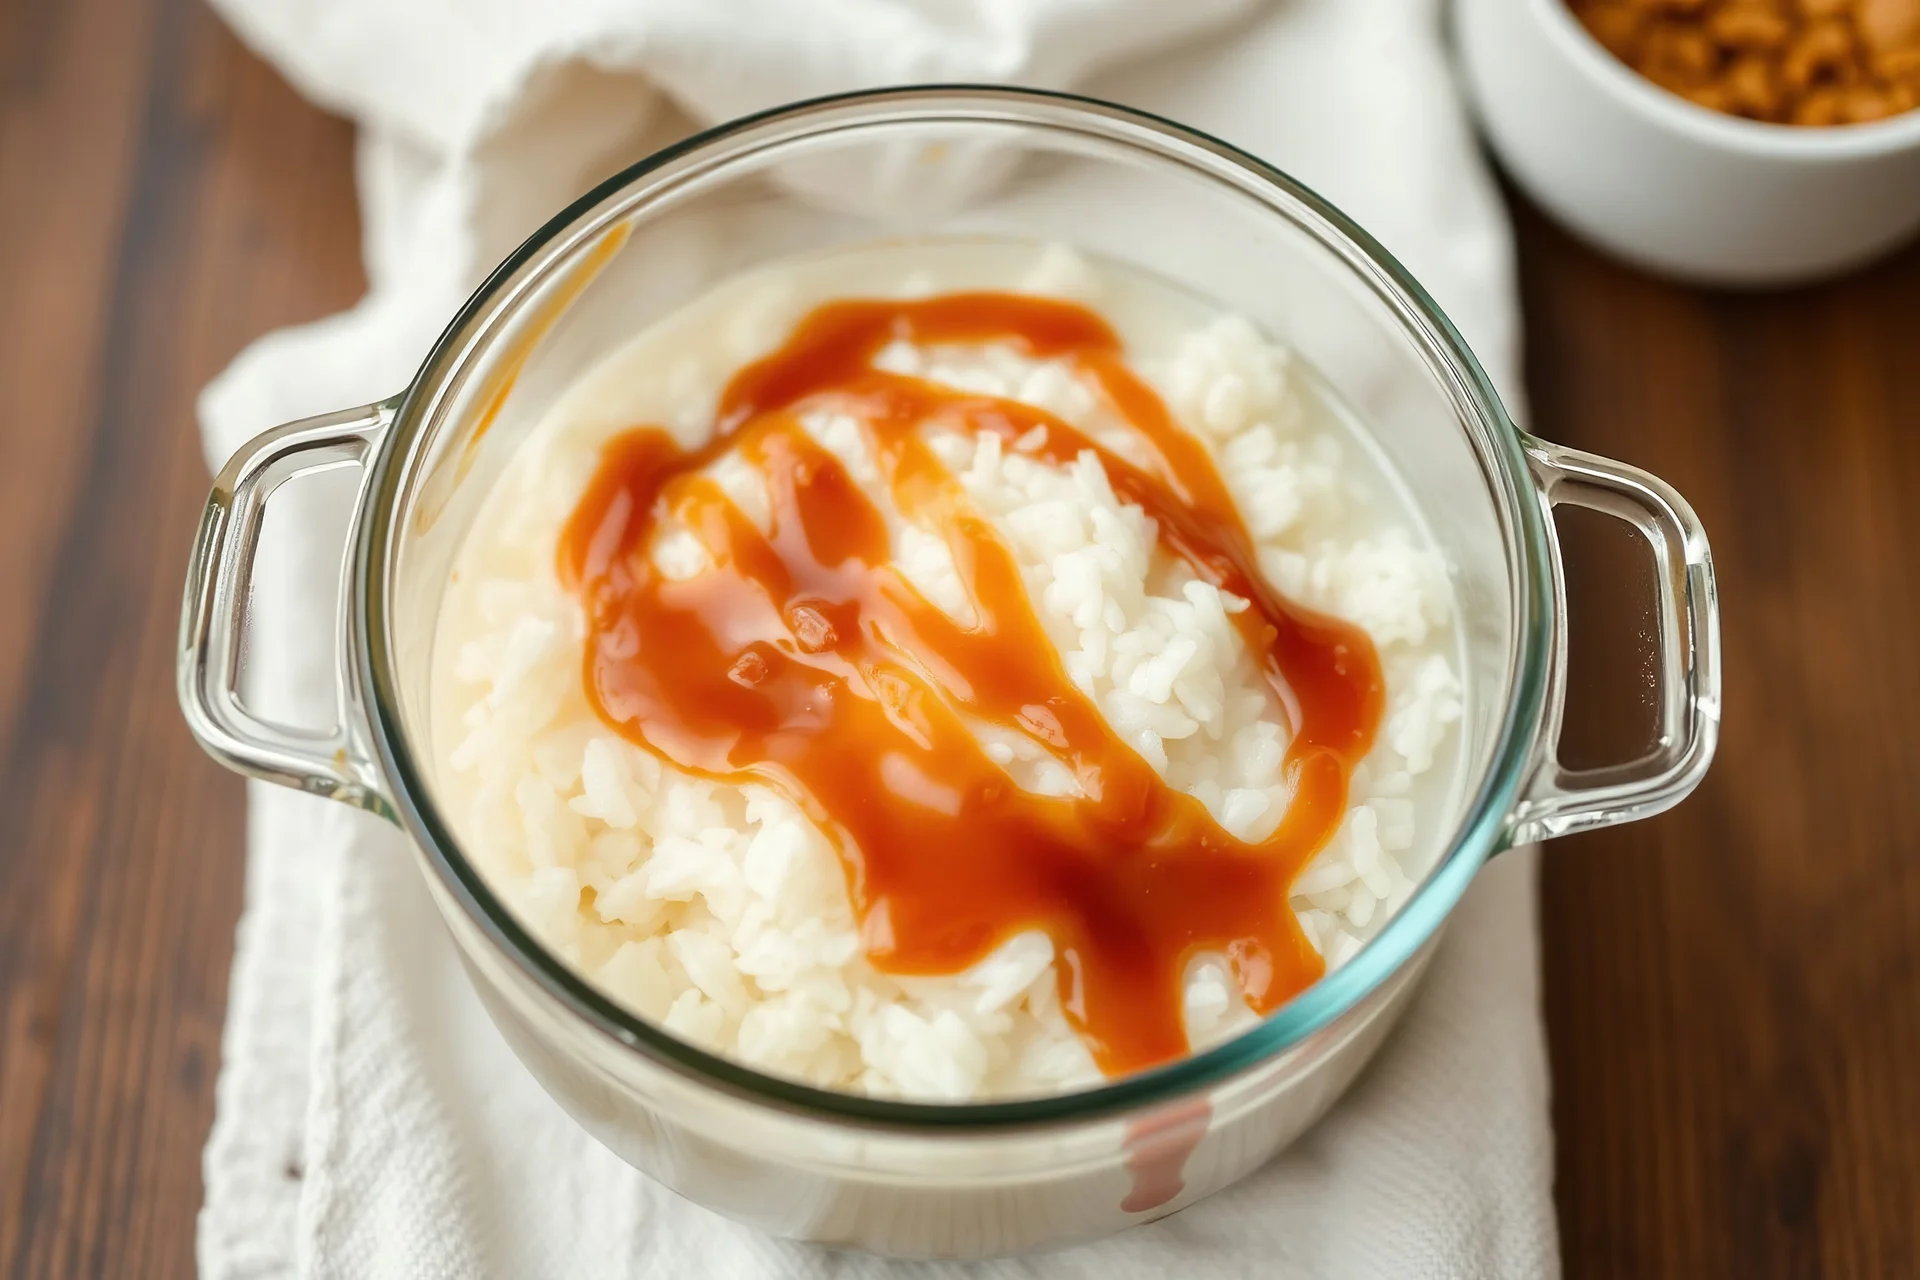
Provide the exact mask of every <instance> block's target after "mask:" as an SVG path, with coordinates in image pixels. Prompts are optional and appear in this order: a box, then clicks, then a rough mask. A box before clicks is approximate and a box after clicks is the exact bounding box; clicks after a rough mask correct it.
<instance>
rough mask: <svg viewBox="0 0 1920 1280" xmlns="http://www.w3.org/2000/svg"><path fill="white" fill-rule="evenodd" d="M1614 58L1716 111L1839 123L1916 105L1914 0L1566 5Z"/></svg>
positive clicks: (1918, 71)
mask: <svg viewBox="0 0 1920 1280" xmlns="http://www.w3.org/2000/svg"><path fill="white" fill-rule="evenodd" d="M1568 3H1569V6H1570V7H1571V8H1572V10H1573V12H1574V15H1575V16H1576V17H1578V18H1579V19H1580V21H1581V23H1582V24H1583V25H1584V26H1585V27H1586V28H1587V30H1588V31H1590V32H1592V33H1593V36H1594V38H1595V39H1597V40H1598V41H1599V42H1600V43H1601V44H1602V45H1604V46H1606V48H1607V49H1608V50H1609V51H1611V52H1612V53H1613V54H1614V56H1615V57H1617V58H1619V59H1620V60H1621V61H1622V62H1624V63H1626V64H1627V65H1628V66H1630V67H1632V68H1633V69H1634V70H1635V71H1638V72H1639V73H1640V74H1641V75H1643V76H1645V77H1646V78H1647V79H1649V80H1651V81H1653V82H1654V83H1655V84H1657V85H1659V86H1661V87H1662V88H1664V89H1668V90H1670V91H1672V92H1674V93H1677V94H1679V95H1680V96H1681V97H1683V98H1687V99H1689V100H1690V101H1693V102H1696V103H1698V104H1700V105H1701V106H1703V107H1707V108H1709V109H1711V110H1714V111H1722V112H1725V113H1727V114H1728V115H1736V116H1745V117H1747V118H1749V119H1753V120H1764V121H1768V122H1771V123H1774V124H1797V125H1842V124H1864V123H1867V122H1869V121H1873V120H1882V119H1885V118H1886V117H1888V116H1894V115H1898V114H1900V113H1901V112H1903V111H1911V110H1913V109H1914V108H1916V107H1920V0H1568Z"/></svg>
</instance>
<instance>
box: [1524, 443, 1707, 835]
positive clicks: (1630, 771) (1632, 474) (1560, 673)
mask: <svg viewBox="0 0 1920 1280" xmlns="http://www.w3.org/2000/svg"><path fill="white" fill-rule="evenodd" d="M1522 443H1523V445H1524V447H1525V449H1526V453H1527V461H1528V464H1529V465H1530V466H1531V468H1532V470H1533V478H1534V484H1535V486H1536V487H1537V488H1538V490H1539V495H1540V502H1541V505H1542V507H1543V509H1544V511H1545V514H1546V516H1547V531H1548V545H1549V548H1550V550H1551V553H1552V562H1553V587H1554V604H1553V609H1554V619H1553V624H1554V641H1553V654H1552V658H1551V662H1550V670H1549V673H1548V679H1547V700H1546V709H1545V712H1544V721H1543V723H1542V725H1541V731H1540V738H1539V742H1540V744H1541V745H1540V748H1539V750H1540V751H1541V753H1542V756H1541V759H1540V763H1539V765H1538V767H1537V768H1536V770H1535V772H1534V776H1533V779H1532V781H1531V782H1530V783H1529V785H1528V786H1527V788H1526V789H1525V791H1524V793H1523V798H1522V800H1521V801H1520V803H1519V805H1518V806H1517V807H1516V808H1515V809H1514V813H1513V817H1512V819H1511V834H1510V836H1509V839H1510V842H1511V843H1513V844H1526V843H1529V842H1532V841H1535V840H1545V839H1549V838H1551V837H1553V836H1562V835H1566V834H1568V833H1569V832H1574V831H1585V830H1589V829H1591V828H1594V827H1604V826H1611V825H1613V824H1614V823H1619V822H1632V821H1635V820H1636V819H1639V818H1646V817H1651V816H1652V815H1654V814H1656V813H1659V812H1661V811H1662V810H1665V809H1669V808H1671V807H1672V806H1674V805H1675V804H1678V803H1679V802H1680V800H1681V799H1682V798H1684V797H1685V796H1686V795H1687V794H1688V793H1689V792H1691V791H1692V790H1693V789H1694V788H1695V787H1696V786H1698V785H1699V783H1700V779H1701V778H1702V777H1704V776H1705V775H1706V772H1707V765H1708V764H1709V763H1711V761H1712V759H1713V749H1714V744H1715V743H1716V742H1717V741H1718V740H1719V736H1720V611H1719V606H1718V604H1717V602H1716V599H1715V594H1714V582H1713V556H1712V553H1711V552H1710V551H1709V549H1708V547H1707V535H1706V531H1705V530H1703V529H1702V528H1701V527H1700V521H1699V519H1698V518H1697V517H1696V516H1695V515H1694V514H1693V508H1692V507H1690V506H1688V505H1687V500H1686V499H1685V498H1682V497H1681V496H1680V495H1679V494H1678V493H1676V492H1675V491H1674V489H1673V487H1672V486H1671V485H1669V484H1667V483H1666V482H1665V481H1664V480H1661V479H1659V478H1658V477H1657V476H1651V475H1648V474H1647V473H1646V472H1644V471H1641V470H1640V469H1639V468H1637V467H1629V466H1627V465H1626V464H1624V463H1620V462H1614V461H1613V460H1611V459H1609V458H1602V457H1598V456H1596V455H1594V454H1591V453H1582V452H1581V451H1580V450H1578V449H1568V448H1564V447H1562V446H1560V445H1557V444H1549V443H1548V442H1546V441H1544V440H1536V439H1534V438H1533V437H1531V436H1528V437H1525V438H1524V439H1523V441H1522ZM1563 503H1564V504H1570V505H1572V506H1577V507H1584V508H1586V509H1587V510H1589V511H1598V512H1601V513H1603V514H1605V515H1609V516H1612V517H1614V518H1615V519H1617V520H1624V521H1626V522H1627V523H1628V524H1630V525H1632V526H1633V527H1634V528H1636V529H1638V530H1639V531H1640V532H1641V533H1642V534H1643V535H1645V537H1646V540H1647V543H1648V546H1649V547H1650V548H1651V550H1652V552H1653V563H1654V581H1655V584H1656V588H1657V590H1656V594H1657V597H1658V609H1659V625H1658V633H1657V637H1656V638H1657V642H1658V645H1659V669H1660V690H1659V698H1660V719H1659V733H1658V737H1657V738H1656V740H1655V742H1654V744H1653V747H1652V749H1651V750H1649V751H1648V752H1647V753H1646V754H1644V755H1642V756H1641V757H1640V758H1638V759H1636V760H1629V761H1627V762H1625V763H1623V764H1615V765H1607V766H1604V767H1602V768H1595V769H1568V768H1566V767H1565V766H1563V765H1562V764H1561V763H1560V726H1561V720H1562V717H1563V716H1564V714H1565V711H1566V702H1567V611H1566V581H1565V575H1564V574H1563V572H1562V568H1561V557H1560V540H1559V536H1558V534H1557V533H1555V532H1554V527H1553V508H1554V507H1557V506H1560V505H1561V504H1563Z"/></svg>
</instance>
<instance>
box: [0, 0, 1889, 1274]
mask: <svg viewBox="0 0 1920 1280" xmlns="http://www.w3.org/2000/svg"><path fill="white" fill-rule="evenodd" d="M351 180H352V174H351V136H350V133H349V130H348V129H347V127H346V126H345V125H343V124H342V123H341V122H339V121H337V120H334V119H331V118H329V117H327V116H325V115H323V114H321V113H320V112H318V111H316V110H315V109H313V108H312V107H310V106H308V105H306V104H304V103H302V102H301V101H300V100H299V99H298V98H297V97H296V96H295V95H294V94H293V93H292V92H291V91H290V90H288V89H287V87H286V86H285V85H284V84H282V83H281V82H280V81H279V80H278V79H277V78H275V76H274V75H273V74H272V73H271V72H270V71H268V70H266V69H265V68H264V67H263V66H262V65H261V64H260V63H259V62H258V61H257V60H255V59H254V58H252V57H251V56H250V55H248V54H247V53H246V52H244V51H243V50H242V49H241V48H240V47H239V46H238V45H237V44H236V43H235V41H234V40H233V39H232V38H231V37H230V36H229V35H227V34H226V33H225V32H224V31H223V30H222V29H221V28H220V26H219V25H218V23H217V22H216V21H215V20H214V19H213V18H212V16H211V15H210V14H208V13H207V12H206V11H205V10H203V9H202V8H201V7H200V6H199V4H198V3H197V0H70V2H67V0H0V548H4V550H3V551H0V752H4V755H3V756H0V764H4V771H0V805H3V806H4V808H3V809H0V812H5V813H6V814H7V815H8V820H7V822H6V823H5V824H4V826H3V827H0V1275H4V1276H7V1277H35V1278H39V1277H62V1278H64V1277H69V1276H110V1277H122V1276H163V1277H173V1276H180V1277H184V1276H188V1275H191V1274H192V1240H193V1218H194V1214H195V1212H196V1211H197V1209H198V1207H199V1203H200V1181H199V1157H200V1148H201V1144H202V1142H203V1141H204V1138H205V1134H206V1129H207V1125H208V1123H209V1122H210V1120H211V1115H212V1089H213V1078H214V1072H215V1070H216V1064H217V1056H218V1048H219V1031H220V1022H221V1017H222V1013H223V1009H224V1005H225V996H226V982H227V966H228V963H229V960H230V957H231V949H232V936H233V924H234V921H235V919H236V917H237V915H238V911H239V905H240V896H241V865H242V849H241V820H240V812H241V789H240V785H239V783H238V782H237V781H235V780H233V779H232V778H229V777H227V776H226V775H224V774H222V773H221V772H220V771H219V770H218V769H217V768H216V767H215V766H214V765H212V764H211V763H210V762H208V761H207V760H206V759H205V758H204V757H203V756H202V755H201V754H200V753H199V752H198V751H197V750H196V749H194V748H193V746H192V744H191V743H190V742H189V741H188V739H187V736H186V733H185V731H184V729H183V728H182V727H181V725H180V722H179V718H178V716H177V713H176V712H175V710H174V706H173V694H172V680H171V677H172V660H173V653H172V649H173V628H174V624H175V616H176V613H175V611H176V607H177V592H178V589H179V585H180V574H181V570H182V566H183V562H184V555H185V549H186V545H187V540H188V536H189V533H190V530H191V528H192V525H193V522H194V520H195V518H196V516H197V514H198V510H199V506H200V503H201V500H202V497H203V495H204V492H205V486H206V472H205V470H204V464H203V461H202V459H201V456H200V451H199V443H198V437H197V433H196V429H195V424H194V420H193V415H192V402H193V396H194V394H195V392H196V390H197V388H198V387H199V386H200V385H201V384H202V383H203V382H204V381H205V380H206V379H207V378H208V377H209V376H211V375H212V374H213V373H214V372H215V371H217V370H218V369H219V368H220V367H221V366H222V364H224V362H225V361H226V360H227V359H228V358H229V357H230V356H231V355H232V354H233V353H234V352H235V351H236V350H238V348H239V347H240V346H241V345H242V344H244V343H245V342H246V341H247V340H248V339H249V338H251V337H253V336H255V335H257V334H259V333H261V332H264V331H265V330H267V329H270V328H273V327H275V326H278V325H281V324H285V323H289V322H293V321H297V320H300V319H304V318H308V317H312V316H317V315H321V314H324V313H326V312H329V311H332V310H335V309H337V308H339V307H341V306H343V305H345V304H347V303H348V302H350V301H352V300H353V298H354V297H355V296H356V295H357V294H358V292H359V290H360V288H361V279H360V274H359V267H358V262H357V256H356V243H357V228H356V226H355V215H354V207H353V201H352V189H351ZM1516 203H1517V216H1518V223H1519V241H1520V247H1521V264H1522V275H1523V280H1524V286H1525V301H1526V306H1527V314H1528V343H1529V359H1528V384H1529V390H1530V393H1531V398H1532V403H1533V421H1534V424H1535V427H1536V429H1537V430H1538V431H1539V432H1540V433H1541V434H1543V435H1547V436H1550V437H1552V438H1554V439H1557V440H1560V441H1563V442H1565V443H1568V444H1573V445H1578V446H1581V447H1584V448H1589V449H1593V450H1596V451H1599V452H1603V453H1607V454H1611V455H1613V456H1616V457H1619V458H1623V459H1625V460H1627V461H1630V462H1634V463H1637V464H1639V465H1642V466H1645V467H1648V468H1650V469H1652V470H1654V471H1656V472H1658V473H1660V474H1661V475H1664V476H1666V477H1667V478H1668V479H1669V480H1671V481H1673V482H1674V483H1675V484H1676V485H1678V486H1679V487H1680V488H1681V489H1682V490H1683V491H1684V492H1685V493H1686V494H1687V495H1688V496H1689V497H1690V498H1691V499H1692V500H1693V501H1694V503H1695V505H1696V506H1697V507H1698V509H1699V511H1700V514H1701V516H1702V517H1703V518H1704V520H1705V521H1706V524H1707V526H1708V529H1709V531H1710V533H1711V534H1712V537H1713V541H1714V547H1715V551H1716V555H1717V558H1718V564H1719V568H1720V577H1721V585H1722V593H1723V594H1722V607H1723V610H1724V618H1725V629H1726V638H1727V673H1726V674H1727V707H1728V710H1727V715H1726V732H1725V736H1724V739H1723V742H1722V747H1721V755H1720V759H1719V762H1718V764H1717V765H1716V767H1715V770H1714V773H1713V775H1712V777H1711V778H1710V779H1709V781H1708V782H1707V784H1706V786H1705V787H1704V788H1703V789H1702V790H1701V792H1700V793H1699V794H1698V795H1697V796H1695V797H1694V798H1693V799H1692V800H1691V801H1689V802H1688V803H1687V804H1686V805H1684V806H1683V807H1682V808H1680V809H1678V810H1676V811H1675V812H1673V813H1671V814H1668V815H1666V816H1664V817H1662V818H1659V819H1656V820H1654V821H1651V822H1648V823H1644V824H1641V825H1639V826H1636V827H1630V828H1625V829H1622V830H1619V831H1614V832H1605V833H1598V834H1593V835H1587V836H1580V837H1574V838H1572V839H1569V840H1566V841H1563V842H1561V843H1559V844H1558V845H1556V846H1554V847H1552V848H1550V849H1549V851H1548V856H1547V858H1546V862H1545V874H1544V888H1543V918H1542V928H1543V932H1544V937H1545V955H1546V1002H1547V1023H1548V1030H1549V1034H1550V1040H1551V1047H1552V1054H1553V1069H1554V1091H1555V1096H1554V1120H1555V1125H1556V1128H1557V1130H1558V1135H1559V1183H1558V1198H1559V1204H1560V1211H1561V1226H1562V1232H1563V1247H1564V1250H1565V1256H1566V1271H1567V1275H1568V1276H1569V1277H1571V1278H1572V1280H1585V1278H1588V1277H1616V1276H1619V1277H1643V1276H1645V1277H1659V1276H1672V1277H1697V1276H1727V1277H1738V1278H1741V1280H1745V1278H1747V1277H1776V1276H1777V1277H1855V1276H1860V1277H1871V1276H1885V1277H1912V1276H1916V1275H1920V1226H1916V1218H1920V847H1916V846H1920V836H1917V835H1916V833H1920V764H1917V763H1916V762H1917V761H1920V752H1916V750H1915V748H1914V746H1913V743H1912V738H1913V730H1912V728H1911V726H1913V725H1914V724H1916V723H1920V661H1916V644H1915V636H1916V630H1917V629H1920V564H1917V563H1916V562H1917V561H1920V250H1916V251H1909V252H1908V253H1906V254H1904V255H1902V256H1900V257H1898V258H1896V259H1894V260H1893V261H1891V262H1888V263H1883V264H1881V265H1879V266H1876V267H1874V268H1872V269H1870V270H1868V271H1866V272H1863V273H1861V274H1859V275H1856V276H1854V277H1852V278H1850V279H1847V280H1843V281H1839V282H1837V283H1834V284H1831V285H1826V286H1822V287H1820V288H1816V289H1807V290H1800V291H1795V292H1788V293H1776V294H1768V295H1756V296H1737V295H1723V294H1715V293H1711V292H1705V291H1700V290H1694V289H1688V288H1683V287H1680V286H1676V285H1670V284H1665V283H1660V282H1656V281H1653V280H1650V279H1648V278H1646V277H1643V276H1641V275H1638V274H1636V273H1634V272H1632V271H1629V270H1627V269H1625V268H1622V267H1619V266H1616V265H1613V264H1611V263H1608V262H1606V261H1605V260H1603V259H1601V258H1599V257H1597V256H1596V255H1594V254H1592V253H1591V252H1589V251H1587V250H1585V249H1584V248H1582V247H1580V246H1578V245H1576V244H1574V243H1572V242H1571V241H1570V240H1568V239H1567V238H1566V237H1565V236H1564V235H1563V234H1562V233H1560V232H1559V231H1557V230H1555V229H1554V228H1553V227H1551V226H1550V225H1548V224H1546V223H1545V222H1544V221H1542V220H1541V219H1540V218H1539V217H1538V216H1537V215H1535V214H1533V213H1531V212H1530V211H1528V210H1527V209H1526V207H1525V205H1524V202H1516ZM1566 534H1567V540H1568V543H1569V547H1570V559H1571V561H1572V565H1571V570H1570V576H1571V579H1572V586H1573V606H1574V611H1575V615H1576V642H1575V646H1574V653H1573V676H1574V681H1575V686H1576V687H1575V708H1574V723H1573V724H1572V725H1571V726H1570V733H1569V742H1568V750H1569V752H1570V754H1572V755H1574V756H1575V757H1577V758H1584V759H1589V760H1600V759H1605V758H1608V757H1609V756H1611V755H1618V754H1619V753H1620V752H1621V751H1622V750H1623V749H1625V748H1626V747H1627V746H1630V745H1631V743H1632V742H1633V740H1634V739H1635V738H1636V736H1637V735H1640V734H1643V733H1644V732H1645V729H1646V724H1645V718H1646V716H1645V705H1644V700H1643V699H1640V698H1638V697H1636V696H1633V695H1631V694H1630V693H1627V692H1626V691H1628V690H1630V688H1631V686H1632V683H1633V680H1634V678H1635V677H1636V675H1637V673H1638V671H1639V666H1638V663H1639V658H1638V655H1637V653H1636V652H1635V651H1634V649H1633V646H1634V643H1635V642H1636V640H1637V638H1638V636H1639V634H1640V632H1641V631H1642V630H1643V628H1644V626H1645V619H1646V610H1647V585H1646V583H1647V578H1646V574H1645V572H1644V569H1643V568H1642V567H1641V566H1640V564H1639V562H1638V560H1637V559H1636V558H1635V554H1634V548H1632V547H1631V546H1630V545H1628V544H1625V543H1623V542H1622V541H1621V540H1620V538H1619V537H1617V536H1615V533H1614V531H1613V530H1611V529H1610V528H1609V527H1608V526H1606V525H1605V524H1604V523H1603V522H1599V521H1596V520H1584V519H1580V518H1577V517H1576V518H1573V519H1570V520H1569V521H1568V522H1567V527H1566Z"/></svg>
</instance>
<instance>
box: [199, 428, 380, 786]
mask: <svg viewBox="0 0 1920 1280" xmlns="http://www.w3.org/2000/svg"><path fill="white" fill-rule="evenodd" d="M392 420H393V406H392V404H391V403H390V402H383V403H380V404H371V405H364V406H362V407H360V408H358V409H345V410H342V411H340V412H338V413H327V414H321V415H320V416H319V417H316V418H305V419H302V420H301V421H299V422H292V423H288V424H287V425H286V426H283V427H276V428H275V429H273V430H272V431H268V432H265V433H263V434H261V435H258V436H255V437H254V438H253V439H252V440H249V441H248V442H247V443H246V444H244V445H242V446H241V447H240V449H239V451H238V452H237V453H235V454H234V455H233V457H232V458H230V459H228V461H227V465H226V466H225V467H223V468H222V469H221V471H220V474H219V475H218V476H216V477H214V481H213V491H212V493H211V494H209V495H208V498H207V509H206V511H205V512H204V513H203V514H202V515H201V517H200V531H199V533H198V535H197V536H196V537H195V538H194V543H193V557H192V560H191V561H190V562H189V563H188V566H187V586H186V594H185V597H184V599H183V600H182V602H181V608H180V654H179V665H178V668H177V670H176V678H177V681H178V684H179V694H180V709H181V710H182V711H183V712H184V713H185V714H186V718H187V727H188V728H189V729H191V730H192V731H193V736H194V737H195V738H198V739H199V740H200V745H201V746H202V747H205V748H206V750H207V753H208V754H209V755H211V756H212V757H213V758H214V759H216V760H218V761H219V762H220V763H221V764H224V765H226V766H227V767H228V768H229V769H233V770H235V771H236V772H239V773H245V774H251V775H252V776H254V777H256V778H264V779H266V780H267V781H269V782H277V783H280V784H281V785H282V786H288V787H294V788H296V789H298V790H301V791H309V792H312V793H313V794H315V795H320V796H327V797H329V798H331V799H335V800H342V801H345V802H346V803H348V804H351V805H355V806H357V807H359V808H362V809H368V810H371V811H373V812H375V813H378V814H382V815H383V816H391V814H392V808H391V806H390V805H389V804H388V802H387V800H386V798H385V797H384V796H383V795H382V794H381V792H380V774H379V770H378V768H377V766H376V765H375V764H374V762H373V758H372V755H371V753H370V752H369V751H368V750H367V748H366V746H365V744H364V741H363V730H362V728H361V724H362V720H361V715H360V712H359V709H358V707H357V705H356V704H355V703H354V701H353V694H352V689H351V682H350V680H349V679H347V678H346V676H345V674H344V670H343V673H342V676H341V678H339V679H338V680H337V681H336V683H335V704H334V723H333V724H332V725H331V726H330V727H328V728H326V729H307V728H298V727H295V726H292V725H283V724H275V723H273V722H272V721H269V720H263V719H261V718H260V717H259V716H256V715H254V714H253V713H252V712H250V711H248V710H247V709H246V707H245V706H244V705H243V704H242V703H241V701H240V693H239V689H238V680H239V674H240V643H241V638H242V635H243V634H244V626H245V622H246V613H247V607H248V599H247V597H248V591H247V588H248V586H249V585H250V584H251V582H252V579H253V557H254V552H255V551H256V550H257V549H258V547H259V545H260V525H261V518H262V517H263V516H264V514H265V512H266V506H267V502H268V500H269V499H270V498H272V496H273V494H274V491H275V490H277V489H278V488H279V487H280V486H281V485H283V484H285V483H286V482H287V481H289V480H292V479H294V478H296V477H298V476H304V475H311V474H313V473H316V472H320V471H332V470H334V469H336V468H339V467H349V466H359V467H364V466H365V465H366V458H367V454H368V453H369V452H370V451H371V450H372V449H373V447H374V446H375V444H377V443H378V441H379V439H380V436H381V434H382V433H383V432H384V431H385V430H386V429H387V425H388V423H390V422H392ZM345 592H346V584H345V579H344V575H343V577H342V584H341V588H340V596H339V597H338V598H337V604H336V613H335V618H336V625H338V622H339V621H340V620H342V619H344V618H345V616H346V614H345V611H344V610H345V604H346V601H345ZM343 665H344V664H343Z"/></svg>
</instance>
